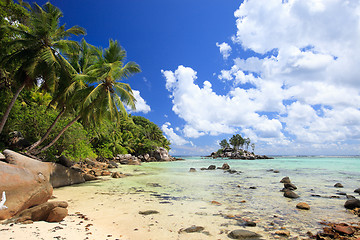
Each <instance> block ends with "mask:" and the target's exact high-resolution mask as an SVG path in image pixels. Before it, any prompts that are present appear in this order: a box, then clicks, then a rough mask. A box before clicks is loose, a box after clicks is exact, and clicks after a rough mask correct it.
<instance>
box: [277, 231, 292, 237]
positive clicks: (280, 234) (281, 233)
mask: <svg viewBox="0 0 360 240" xmlns="http://www.w3.org/2000/svg"><path fill="white" fill-rule="evenodd" d="M275 234H276V235H279V236H285V237H290V232H289V231H288V230H278V231H276V232H275Z"/></svg>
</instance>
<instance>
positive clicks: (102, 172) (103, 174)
mask: <svg viewBox="0 0 360 240" xmlns="http://www.w3.org/2000/svg"><path fill="white" fill-rule="evenodd" d="M110 175H111V172H110V171H101V176H110Z"/></svg>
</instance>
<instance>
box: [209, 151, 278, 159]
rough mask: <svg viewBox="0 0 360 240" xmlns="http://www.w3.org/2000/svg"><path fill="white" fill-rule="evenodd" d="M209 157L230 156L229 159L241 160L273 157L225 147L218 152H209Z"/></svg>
mask: <svg viewBox="0 0 360 240" xmlns="http://www.w3.org/2000/svg"><path fill="white" fill-rule="evenodd" d="M207 157H211V158H230V159H242V160H255V159H273V158H272V157H268V156H266V155H256V154H255V153H253V152H249V151H246V150H243V149H232V148H225V149H222V150H221V151H218V152H213V153H211V154H210V156H207Z"/></svg>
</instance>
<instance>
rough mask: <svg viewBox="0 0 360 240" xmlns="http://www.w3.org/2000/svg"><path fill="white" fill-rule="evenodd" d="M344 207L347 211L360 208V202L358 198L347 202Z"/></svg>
mask: <svg viewBox="0 0 360 240" xmlns="http://www.w3.org/2000/svg"><path fill="white" fill-rule="evenodd" d="M344 207H345V208H346V209H354V208H360V200H359V199H357V198H352V199H349V200H347V201H346V202H345V204H344Z"/></svg>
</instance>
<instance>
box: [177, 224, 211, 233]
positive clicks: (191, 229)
mask: <svg viewBox="0 0 360 240" xmlns="http://www.w3.org/2000/svg"><path fill="white" fill-rule="evenodd" d="M204 229H205V228H204V227H201V226H195V225H193V226H191V227H188V228H186V229H181V230H180V232H187V233H194V232H201V231H203V230H204Z"/></svg>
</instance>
